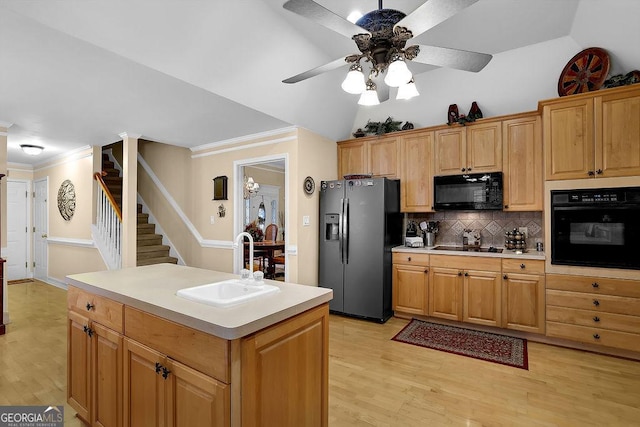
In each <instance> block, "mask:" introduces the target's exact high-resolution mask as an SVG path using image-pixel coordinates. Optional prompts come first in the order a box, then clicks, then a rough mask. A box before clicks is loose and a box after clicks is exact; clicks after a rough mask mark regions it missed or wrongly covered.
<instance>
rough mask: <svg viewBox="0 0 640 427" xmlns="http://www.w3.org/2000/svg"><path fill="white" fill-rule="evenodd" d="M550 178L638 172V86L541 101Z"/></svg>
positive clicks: (609, 175)
mask: <svg viewBox="0 0 640 427" xmlns="http://www.w3.org/2000/svg"><path fill="white" fill-rule="evenodd" d="M540 105H541V107H542V118H543V129H544V133H543V139H544V149H545V164H546V172H545V177H546V179H547V180H560V179H580V178H590V177H616V176H634V175H640V87H638V85H632V86H626V87H622V88H616V89H606V90H603V91H597V92H589V93H585V94H580V95H573V96H568V97H564V98H558V99H553V100H549V101H542V102H541V103H540Z"/></svg>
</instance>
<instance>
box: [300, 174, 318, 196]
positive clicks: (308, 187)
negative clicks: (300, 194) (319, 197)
mask: <svg viewBox="0 0 640 427" xmlns="http://www.w3.org/2000/svg"><path fill="white" fill-rule="evenodd" d="M303 188H304V192H305V193H307V194H309V195H311V194H313V191H314V190H315V189H316V183H315V182H314V181H313V178H311V177H310V176H308V177H306V178H305V179H304V187H303Z"/></svg>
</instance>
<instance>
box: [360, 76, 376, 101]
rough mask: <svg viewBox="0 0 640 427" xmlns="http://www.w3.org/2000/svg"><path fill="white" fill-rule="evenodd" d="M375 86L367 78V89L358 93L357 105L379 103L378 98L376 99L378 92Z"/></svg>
mask: <svg viewBox="0 0 640 427" xmlns="http://www.w3.org/2000/svg"><path fill="white" fill-rule="evenodd" d="M376 89H377V87H376V84H375V83H374V82H372V81H371V79H369V80H368V81H367V90H365V91H364V92H362V95H360V99H359V100H358V104H359V105H378V104H380V100H379V99H378V92H377V91H376Z"/></svg>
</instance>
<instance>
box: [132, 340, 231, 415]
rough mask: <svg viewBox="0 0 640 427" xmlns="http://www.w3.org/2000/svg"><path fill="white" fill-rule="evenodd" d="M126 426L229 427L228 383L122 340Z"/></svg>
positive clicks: (156, 352)
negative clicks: (200, 426) (227, 426)
mask: <svg viewBox="0 0 640 427" xmlns="http://www.w3.org/2000/svg"><path fill="white" fill-rule="evenodd" d="M124 349H125V350H124V353H125V369H124V402H125V405H124V413H125V414H126V417H125V420H124V425H125V426H131V427H133V426H165V425H166V426H184V427H187V426H194V425H202V426H222V425H229V420H230V391H229V386H228V385H227V384H224V383H221V382H219V381H216V380H215V379H213V378H211V377H209V376H207V375H204V374H202V373H201V372H198V371H196V370H194V369H191V368H189V367H188V366H186V365H183V364H181V363H180V362H177V361H175V360H172V359H171V358H169V357H168V356H166V355H164V354H162V353H160V352H158V351H156V350H153V349H151V348H149V347H147V346H144V345H142V344H140V343H137V342H135V341H133V340H131V339H129V338H125V345H124Z"/></svg>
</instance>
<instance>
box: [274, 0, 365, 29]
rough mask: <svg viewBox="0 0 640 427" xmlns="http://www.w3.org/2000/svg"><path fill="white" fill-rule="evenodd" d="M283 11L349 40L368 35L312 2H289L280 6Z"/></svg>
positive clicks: (303, 0) (300, 0)
mask: <svg viewBox="0 0 640 427" xmlns="http://www.w3.org/2000/svg"><path fill="white" fill-rule="evenodd" d="M282 7H284V8H285V9H287V10H289V11H291V12H293V13H295V14H298V15H300V16H304V17H305V18H308V19H311V20H312V21H316V22H317V23H318V24H320V25H324V26H325V27H327V28H329V29H331V30H333V31H335V32H336V33H339V34H342V35H343V36H345V37H348V38H351V37H353V35H354V34H369V32H368V31H367V30H364V29H362V28H361V27H359V26H357V25H356V24H353V23H351V22H349V21H347V20H346V19H344V18H343V17H342V16H340V15H336V14H335V13H333V12H331V11H330V10H329V9H327V8H325V7H324V6H321V5H319V4H318V3H316V2H314V1H313V0H289V1H287V2H286V3H285V4H283V5H282Z"/></svg>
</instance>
